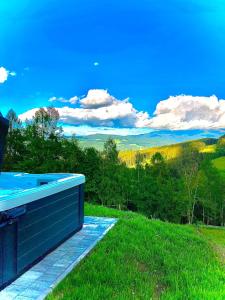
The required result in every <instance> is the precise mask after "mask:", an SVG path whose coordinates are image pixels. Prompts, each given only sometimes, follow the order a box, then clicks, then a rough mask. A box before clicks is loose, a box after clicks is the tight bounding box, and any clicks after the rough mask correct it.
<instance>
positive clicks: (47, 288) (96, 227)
mask: <svg viewBox="0 0 225 300" xmlns="http://www.w3.org/2000/svg"><path fill="white" fill-rule="evenodd" d="M116 222H117V220H116V219H113V218H99V217H85V220H84V227H83V229H82V230H81V231H80V232H78V233H76V234H74V235H73V236H72V237H71V238H70V239H68V240H67V241H66V242H64V243H63V244H62V245H61V246H59V247H58V248H57V249H56V250H54V251H53V252H51V253H50V254H48V255H47V256H46V257H45V258H44V259H43V260H41V261H40V262H39V263H37V264H36V265H35V266H34V267H32V268H31V269H29V270H28V271H27V272H26V273H24V274H23V275H22V276H20V277H19V278H18V279H17V280H15V281H14V282H13V283H12V284H10V285H9V286H8V287H6V288H5V289H4V290H2V291H1V292H0V300H42V299H44V298H45V297H46V296H47V295H48V294H49V293H50V292H51V291H52V289H53V288H54V287H55V286H56V285H57V284H58V283H59V282H60V281H61V280H62V279H63V278H64V277H65V276H66V275H67V274H68V273H69V272H70V271H71V270H72V269H73V268H74V267H75V266H76V265H77V264H78V263H79V262H80V261H81V260H82V259H83V258H84V257H85V256H86V255H87V254H88V253H89V252H90V251H91V250H92V249H93V247H94V246H95V245H96V244H97V243H98V242H99V241H100V240H101V239H102V238H103V237H104V235H105V234H106V233H107V232H108V231H109V230H110V229H111V228H112V227H113V226H114V225H115V223H116Z"/></svg>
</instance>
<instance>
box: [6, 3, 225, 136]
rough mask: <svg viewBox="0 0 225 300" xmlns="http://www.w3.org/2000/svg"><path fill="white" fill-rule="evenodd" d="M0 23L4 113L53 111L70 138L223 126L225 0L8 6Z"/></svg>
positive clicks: (22, 115)
mask: <svg viewBox="0 0 225 300" xmlns="http://www.w3.org/2000/svg"><path fill="white" fill-rule="evenodd" d="M0 20H1V21H0V45H1V47H0V110H1V111H2V112H3V113H6V112H7V110H8V109H9V108H11V107H12V108H14V109H15V110H16V111H17V113H18V114H20V115H21V118H22V119H25V118H30V117H32V115H33V113H34V112H35V109H36V108H38V107H41V106H44V107H45V106H48V105H54V106H55V107H57V108H58V110H59V112H60V116H61V122H62V123H63V124H64V128H65V131H66V132H68V133H69V132H78V131H80V132H82V131H85V132H87V131H89V132H96V131H97V132H98V131H99V130H101V131H107V132H111V131H113V129H112V128H116V129H115V132H116V133H118V132H120V130H121V133H123V134H124V133H125V134H126V133H132V134H134V133H135V134H138V133H141V132H146V130H147V131H148V130H149V131H150V130H152V129H155V128H163V129H167V128H168V129H172V130H173V129H193V128H198V129H199V128H201V129H205V128H207V129H208V128H212V129H217V128H225V101H224V100H223V99H225V55H224V53H225V39H224V36H225V4H224V1H223V0H207V1H205V0H182V1H180V0H167V1H160V0H157V1H154V0H141V1H137V0H129V1H118V0H113V1H111V0H108V1H103V0H97V1H92V0H76V1H73V0H63V1H62V0H51V1H45V0H39V1H29V0H20V1H17V0H10V1H1V3H0ZM78 127H79V130H78V129H77V128H78ZM99 128H101V129H99ZM120 128H121V129H120Z"/></svg>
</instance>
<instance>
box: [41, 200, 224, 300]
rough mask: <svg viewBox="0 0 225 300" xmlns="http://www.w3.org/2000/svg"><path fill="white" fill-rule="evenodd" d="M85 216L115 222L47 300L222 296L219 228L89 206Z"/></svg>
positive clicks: (218, 299) (209, 299)
mask: <svg viewBox="0 0 225 300" xmlns="http://www.w3.org/2000/svg"><path fill="white" fill-rule="evenodd" d="M85 214H86V215H94V216H109V217H116V218H118V220H119V221H118V223H117V224H116V225H115V227H114V228H113V229H112V230H111V231H110V232H109V233H108V234H107V236H105V237H104V239H103V240H102V241H101V242H100V243H99V244H98V245H97V246H96V248H95V249H94V250H93V251H92V253H91V254H90V255H89V256H88V257H87V258H86V259H84V260H83V261H82V262H81V263H80V264H79V265H78V267H77V268H75V269H74V270H73V271H72V272H71V273H70V274H69V275H68V276H67V277H66V278H65V279H64V280H63V281H62V282H61V283H60V284H59V285H58V286H57V288H56V289H55V290H54V291H53V293H52V294H50V295H49V296H48V298H47V300H60V299H66V300H76V299H77V300H78V299H80V300H81V299H85V300H86V299H93V300H95V299H96V300H97V299H98V300H102V299H121V300H127V299H146V300H149V299H164V300H186V299H190V300H224V299H225V284H224V283H225V269H224V267H223V265H222V261H221V257H222V253H221V252H220V251H218V244H219V245H220V246H221V247H224V246H225V230H224V229H216V228H209V229H208V227H199V226H190V225H175V224H171V223H167V222H162V221H159V220H150V219H147V218H146V217H144V216H142V215H139V214H136V213H132V212H121V211H118V210H113V209H109V208H105V207H101V206H94V205H90V204H89V205H86V208H85ZM215 232H216V235H215ZM223 249H224V248H223Z"/></svg>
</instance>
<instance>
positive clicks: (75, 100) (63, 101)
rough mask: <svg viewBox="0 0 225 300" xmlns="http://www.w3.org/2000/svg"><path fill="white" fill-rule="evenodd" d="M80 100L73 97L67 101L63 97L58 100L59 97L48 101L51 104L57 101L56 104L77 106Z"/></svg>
mask: <svg viewBox="0 0 225 300" xmlns="http://www.w3.org/2000/svg"><path fill="white" fill-rule="evenodd" d="M78 99H79V98H78V97H77V96H74V97H71V98H70V99H65V98H63V97H59V98H57V97H55V96H54V97H51V98H49V99H48V101H49V102H55V101H56V102H62V103H70V104H76V103H77V101H78Z"/></svg>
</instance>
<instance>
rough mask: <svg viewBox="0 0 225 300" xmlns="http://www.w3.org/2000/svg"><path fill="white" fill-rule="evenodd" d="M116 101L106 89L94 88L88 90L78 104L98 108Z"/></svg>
mask: <svg viewBox="0 0 225 300" xmlns="http://www.w3.org/2000/svg"><path fill="white" fill-rule="evenodd" d="M117 101H118V100H117V99H116V98H114V97H113V96H111V95H110V94H109V93H108V91H107V90H101V89H94V90H89V91H88V93H87V96H86V97H85V98H83V99H81V100H80V104H81V106H82V107H84V108H99V107H104V106H110V105H112V104H113V103H116V102H117Z"/></svg>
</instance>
